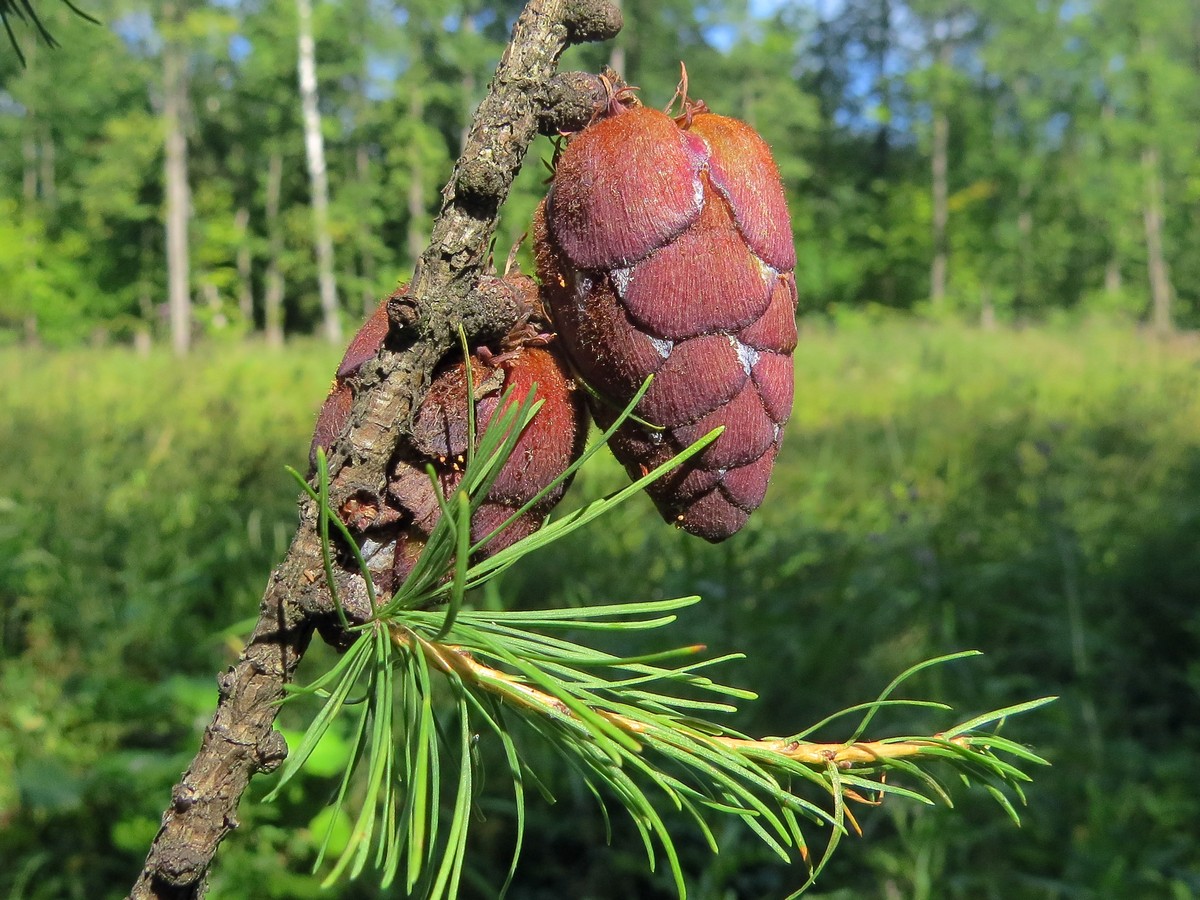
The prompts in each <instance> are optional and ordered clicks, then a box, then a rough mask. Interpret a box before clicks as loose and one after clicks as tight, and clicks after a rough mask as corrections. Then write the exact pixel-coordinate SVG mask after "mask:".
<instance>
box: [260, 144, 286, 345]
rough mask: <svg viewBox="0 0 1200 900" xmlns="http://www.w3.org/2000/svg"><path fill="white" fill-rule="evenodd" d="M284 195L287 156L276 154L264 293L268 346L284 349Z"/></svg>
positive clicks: (270, 175)
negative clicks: (281, 220) (281, 218)
mask: <svg viewBox="0 0 1200 900" xmlns="http://www.w3.org/2000/svg"><path fill="white" fill-rule="evenodd" d="M282 192H283V154H281V153H280V152H279V151H278V150H275V151H272V153H271V157H270V159H269V160H268V162H267V203H266V207H267V208H266V213H267V277H266V287H265V289H264V291H263V331H264V333H265V334H266V339H267V346H269V347H282V346H283V270H282V269H281V268H280V257H282V256H283V232H282V231H281V229H280V227H279V197H280V194H281V193H282Z"/></svg>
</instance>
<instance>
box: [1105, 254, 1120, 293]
mask: <svg viewBox="0 0 1200 900" xmlns="http://www.w3.org/2000/svg"><path fill="white" fill-rule="evenodd" d="M1120 290H1121V262H1120V260H1118V259H1117V253H1116V251H1115V250H1114V251H1113V252H1112V255H1110V256H1109V257H1108V262H1106V263H1105V264H1104V292H1105V293H1106V294H1116V293H1118V292H1119V291H1120Z"/></svg>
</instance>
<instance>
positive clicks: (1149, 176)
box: [1142, 145, 1172, 334]
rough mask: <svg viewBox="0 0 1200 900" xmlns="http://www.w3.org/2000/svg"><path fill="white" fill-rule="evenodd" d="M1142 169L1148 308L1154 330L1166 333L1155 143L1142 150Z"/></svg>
mask: <svg viewBox="0 0 1200 900" xmlns="http://www.w3.org/2000/svg"><path fill="white" fill-rule="evenodd" d="M1142 172H1143V175H1144V176H1145V195H1144V198H1143V206H1142V222H1143V224H1144V225H1145V229H1146V268H1147V269H1148V270H1149V276H1150V309H1151V321H1152V322H1153V324H1154V330H1155V331H1157V332H1158V333H1159V334H1166V333H1167V332H1169V331H1170V330H1171V293H1172V291H1171V274H1170V270H1169V268H1168V266H1167V260H1166V257H1165V255H1164V254H1163V242H1162V234H1163V197H1162V193H1163V188H1162V174H1161V173H1160V171H1159V157H1158V147H1157V146H1154V145H1150V146H1147V147H1146V148H1145V149H1143V150H1142Z"/></svg>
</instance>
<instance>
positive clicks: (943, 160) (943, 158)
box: [929, 41, 950, 309]
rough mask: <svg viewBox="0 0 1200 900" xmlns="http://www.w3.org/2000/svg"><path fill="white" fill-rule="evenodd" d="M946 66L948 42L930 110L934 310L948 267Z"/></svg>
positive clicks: (943, 289) (942, 298)
mask: <svg viewBox="0 0 1200 900" xmlns="http://www.w3.org/2000/svg"><path fill="white" fill-rule="evenodd" d="M949 64H950V43H949V41H947V42H945V43H943V44H942V45H941V47H939V48H938V55H937V65H938V67H939V69H940V70H942V71H939V72H938V77H937V82H938V83H939V87H937V88H935V89H934V90H935V93H934V109H933V149H932V152H931V163H930V174H931V175H932V180H933V217H932V218H933V221H932V230H933V235H932V237H933V262H932V264H931V265H930V267H929V299H930V302H931V303H932V304H933V307H934V309H940V308H941V307H942V306H944V305H945V302H946V270H947V268H948V264H947V256H948V255H949V254H948V251H947V248H946V225H947V222H948V221H949V218H950V213H949V208H948V198H949V185H948V171H949V161H948V156H949V153H950V120H949V118H948V117H947V115H946V107H947V106H948V105H949V104H948V103H947V102H946V99H945V97H944V96H943V95H944V93H945V91H944V90H943V89H941V88H940V82H941V81H942V80H943V79H944V77H945V72H944V69H945V67H947V66H948V65H949Z"/></svg>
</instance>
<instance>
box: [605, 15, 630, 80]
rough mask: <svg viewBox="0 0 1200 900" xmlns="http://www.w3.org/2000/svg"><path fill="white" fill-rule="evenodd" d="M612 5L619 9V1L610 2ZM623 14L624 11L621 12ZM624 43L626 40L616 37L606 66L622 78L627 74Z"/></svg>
mask: <svg viewBox="0 0 1200 900" xmlns="http://www.w3.org/2000/svg"><path fill="white" fill-rule="evenodd" d="M612 5H613V6H615V7H616V8H617V9H619V10H620V9H621V6H622V2H621V0H612ZM621 11H622V12H624V10H621ZM625 41H626V38H625V37H623V36H621V35H618V36H617V39H616V40H614V41H613V45H612V54H611V55H610V56H609V57H608V65H609V66H610V67H611V68H612V70H613V71H614V72H616V73H617V74H618V75H620V76H621V77H622V78H624V77H625V76H626V75H627V74H628V73H627V72H626V71H625Z"/></svg>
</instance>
